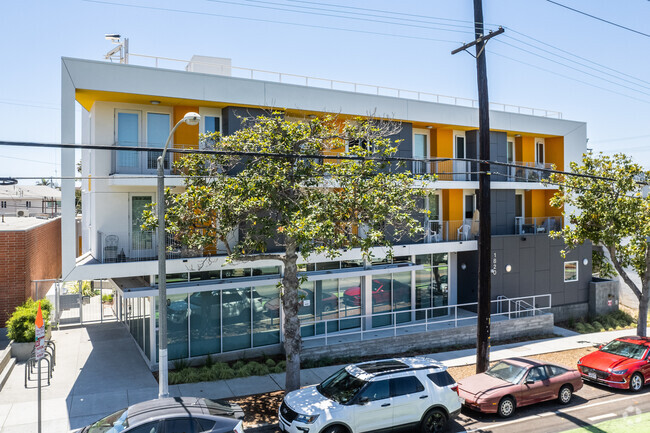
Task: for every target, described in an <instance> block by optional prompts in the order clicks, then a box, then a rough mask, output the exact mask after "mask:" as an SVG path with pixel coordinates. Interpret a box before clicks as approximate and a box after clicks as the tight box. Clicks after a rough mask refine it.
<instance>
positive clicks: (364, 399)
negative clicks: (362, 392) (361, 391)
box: [359, 397, 370, 404]
mask: <svg viewBox="0 0 650 433" xmlns="http://www.w3.org/2000/svg"><path fill="white" fill-rule="evenodd" d="M369 401H370V399H369V398H368V397H361V398H360V399H359V404H366V403H368V402H369Z"/></svg>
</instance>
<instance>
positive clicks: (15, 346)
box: [9, 329, 52, 362]
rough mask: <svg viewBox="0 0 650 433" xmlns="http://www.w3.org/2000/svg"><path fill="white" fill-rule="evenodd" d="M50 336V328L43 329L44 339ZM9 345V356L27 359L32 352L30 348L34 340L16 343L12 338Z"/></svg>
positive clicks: (20, 359) (19, 359) (18, 359)
mask: <svg viewBox="0 0 650 433" xmlns="http://www.w3.org/2000/svg"><path fill="white" fill-rule="evenodd" d="M51 338H52V330H51V329H48V330H47V331H45V339H46V340H50V339H51ZM9 346H10V347H11V356H12V358H16V361H19V362H20V361H27V360H28V359H29V357H30V356H31V354H32V349H33V348H34V342H33V341H30V342H29V343H16V342H15V341H14V340H11V341H10V342H9Z"/></svg>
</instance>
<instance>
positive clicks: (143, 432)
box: [102, 421, 160, 433]
mask: <svg viewBox="0 0 650 433" xmlns="http://www.w3.org/2000/svg"><path fill="white" fill-rule="evenodd" d="M102 431H103V430H102ZM159 431H160V422H158V421H154V422H148V423H146V424H142V425H141V426H138V427H135V428H132V429H131V430H129V433H158V432H159Z"/></svg>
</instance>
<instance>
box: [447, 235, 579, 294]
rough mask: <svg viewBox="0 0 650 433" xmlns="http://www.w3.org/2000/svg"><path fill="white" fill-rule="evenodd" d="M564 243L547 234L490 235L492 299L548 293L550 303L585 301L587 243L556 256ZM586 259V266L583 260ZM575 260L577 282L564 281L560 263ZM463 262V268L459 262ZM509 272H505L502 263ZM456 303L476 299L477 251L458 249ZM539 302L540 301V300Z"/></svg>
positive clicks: (562, 268)
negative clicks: (460, 250) (500, 296)
mask: <svg viewBox="0 0 650 433" xmlns="http://www.w3.org/2000/svg"><path fill="white" fill-rule="evenodd" d="M562 249H564V242H563V241H562V240H559V239H550V238H549V237H548V235H545V234H540V235H527V236H521V235H508V236H493V237H492V257H496V275H493V276H492V281H491V285H492V299H496V297H497V296H499V295H504V296H507V297H508V298H518V297H523V296H532V295H546V294H549V293H550V294H551V305H553V306H559V305H570V304H578V303H585V302H587V301H588V299H589V283H590V282H591V243H590V242H587V243H585V244H584V245H581V246H578V247H577V248H575V249H574V250H571V251H569V252H567V256H566V259H565V258H563V257H562V256H561V255H560V251H561V250H562ZM584 259H587V260H588V261H587V265H584V264H583V260H584ZM571 261H577V262H578V281H575V282H567V283H565V282H564V263H565V262H571ZM463 264H465V269H464V270H463V269H462V265H463ZM507 265H510V266H511V271H510V272H506V269H505V268H506V266H507ZM456 272H457V275H458V303H459V304H462V303H469V302H476V300H477V287H478V253H477V252H476V251H469V252H459V253H458V261H457V268H456ZM540 303H541V302H540Z"/></svg>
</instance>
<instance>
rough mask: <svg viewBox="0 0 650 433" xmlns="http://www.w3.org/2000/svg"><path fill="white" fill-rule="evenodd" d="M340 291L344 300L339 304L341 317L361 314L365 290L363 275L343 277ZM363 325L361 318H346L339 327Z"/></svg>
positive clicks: (347, 327)
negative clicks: (362, 282)
mask: <svg viewBox="0 0 650 433" xmlns="http://www.w3.org/2000/svg"><path fill="white" fill-rule="evenodd" d="M339 293H340V296H341V297H340V298H339V299H342V300H343V301H342V302H341V303H340V304H339V317H341V318H344V317H355V316H360V315H361V311H362V310H361V309H362V308H363V305H364V302H363V290H362V287H361V277H351V278H341V279H340V280H339ZM359 327H361V319H345V320H341V321H340V325H339V328H340V329H341V330H344V329H353V328H359Z"/></svg>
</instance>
